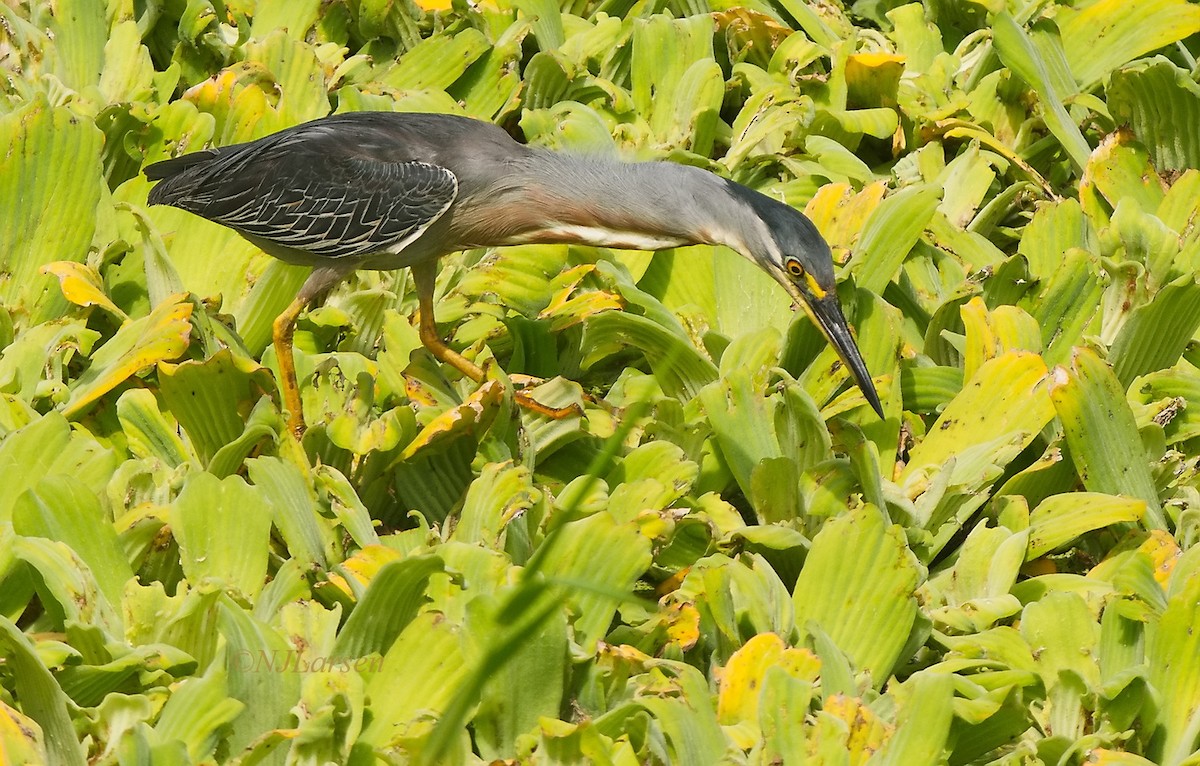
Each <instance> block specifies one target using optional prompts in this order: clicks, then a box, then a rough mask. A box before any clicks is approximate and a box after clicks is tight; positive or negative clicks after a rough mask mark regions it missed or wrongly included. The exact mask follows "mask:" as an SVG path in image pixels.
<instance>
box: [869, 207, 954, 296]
mask: <svg viewBox="0 0 1200 766" xmlns="http://www.w3.org/2000/svg"><path fill="white" fill-rule="evenodd" d="M939 197H940V192H939V190H938V189H937V188H936V187H933V186H922V187H912V188H908V189H902V190H901V191H898V192H896V193H895V194H893V195H891V196H889V197H887V198H886V199H884V201H883V202H882V203H880V205H879V207H877V208H875V211H874V212H873V213H872V214H871V217H870V218H869V219H867V223H866V225H865V226H864V227H863V231H862V236H861V238H860V239H859V241H858V251H857V252H856V253H855V255H854V258H853V259H852V261H851V265H850V269H851V271H853V272H854V273H855V274H856V275H857V279H858V286H859V287H860V288H862V289H864V290H869V291H871V292H873V293H879V292H882V291H883V288H884V287H886V286H887V283H888V282H890V281H891V279H892V277H894V276H895V275H896V272H897V271H899V270H900V264H902V263H903V262H904V259H905V257H906V256H907V255H908V253H909V251H910V250H912V248H913V245H915V244H916V243H917V239H918V238H919V237H920V236H921V232H923V231H924V230H925V227H926V225H928V223H929V220H930V219H931V218H932V217H933V213H934V211H935V210H937V206H938V202H939Z"/></svg>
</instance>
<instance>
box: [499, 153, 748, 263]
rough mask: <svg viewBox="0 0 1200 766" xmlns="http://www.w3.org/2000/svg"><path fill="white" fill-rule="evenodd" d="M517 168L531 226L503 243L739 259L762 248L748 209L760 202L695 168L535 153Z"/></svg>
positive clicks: (520, 192) (731, 185)
mask: <svg viewBox="0 0 1200 766" xmlns="http://www.w3.org/2000/svg"><path fill="white" fill-rule="evenodd" d="M521 164H523V165H524V166H525V167H523V168H522V169H521V170H520V171H518V172H517V173H515V174H514V180H516V183H517V184H518V185H519V194H520V196H521V197H522V198H523V202H524V204H528V205H530V206H532V210H533V212H534V218H535V219H536V221H537V223H536V225H534V226H533V227H531V228H527V229H525V230H524V231H520V232H513V233H512V236H511V237H510V238H509V242H507V243H506V244H513V243H516V242H563V241H568V242H571V241H577V242H580V243H582V244H589V245H597V246H601V247H624V248H636V249H645V250H653V249H660V248H664V247H677V246H681V245H691V244H714V245H716V244H720V245H728V246H729V247H732V248H733V249H735V250H738V251H739V252H741V253H743V254H745V255H749V254H750V251H751V250H754V249H757V248H762V247H766V246H768V244H767V240H769V239H770V233H769V232H768V231H767V229H766V225H765V224H764V223H763V222H762V220H761V218H760V217H759V215H757V214H756V210H755V207H756V206H755V205H754V204H753V203H754V199H753V198H754V197H761V196H762V195H758V194H757V193H756V192H752V191H750V190H749V189H745V188H744V187H741V186H738V185H737V184H732V183H730V182H729V181H726V180H725V179H723V178H721V177H720V176H717V175H715V174H713V173H710V172H708V171H706V170H701V169H700V168H694V167H688V166H686V165H678V164H675V163H670V162H639V163H623V162H616V161H612V160H604V159H593V158H584V157H578V156H572V155H569V154H560V153H556V152H549V151H543V150H536V149H535V150H532V151H531V152H530V153H529V155H527V158H526V159H525V160H524V161H523V162H522V163H521ZM763 199H766V198H765V197H764V198H763Z"/></svg>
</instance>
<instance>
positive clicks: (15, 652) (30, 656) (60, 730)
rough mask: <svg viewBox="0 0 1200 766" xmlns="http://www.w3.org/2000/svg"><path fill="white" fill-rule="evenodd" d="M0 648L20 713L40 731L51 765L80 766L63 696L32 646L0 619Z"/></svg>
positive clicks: (78, 749) (81, 760)
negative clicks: (52, 763) (22, 711)
mask: <svg viewBox="0 0 1200 766" xmlns="http://www.w3.org/2000/svg"><path fill="white" fill-rule="evenodd" d="M0 646H2V647H4V656H5V662H6V663H7V664H8V665H9V667H10V668H11V672H12V675H13V680H14V681H15V683H16V693H17V695H18V696H19V697H20V700H21V707H22V709H23V710H24V712H25V714H26V715H28V716H29V717H30V718H32V719H33V720H34V721H36V722H37V724H38V726H40V727H41V729H42V736H43V737H44V738H45V745H46V752H47V754H49V755H50V756H51V758H52V761H53V762H54V763H60V764H63V766H83V764H85V763H87V759H86V758H85V757H84V756H85V753H84V748H83V746H82V745H81V744H80V743H79V740H78V739H77V738H76V736H75V727H74V726H73V725H72V724H71V714H70V708H69V700H68V699H67V695H65V694H63V691H62V689H61V688H60V687H59V685H58V682H57V681H55V680H54V676H52V675H50V671H49V670H47V669H46V666H45V665H43V664H42V661H41V659H40V658H39V657H38V654H37V649H36V647H34V645H33V642H32V641H30V640H29V639H28V638H26V636H25V634H24V633H22V632H21V629H20V628H18V627H17V626H16V625H14V624H12V623H11V622H9V621H8V620H7V619H5V618H4V617H0Z"/></svg>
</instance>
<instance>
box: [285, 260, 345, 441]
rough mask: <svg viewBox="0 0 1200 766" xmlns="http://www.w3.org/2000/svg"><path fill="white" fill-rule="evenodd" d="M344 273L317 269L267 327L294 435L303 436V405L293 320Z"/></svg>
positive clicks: (341, 269) (294, 322)
mask: <svg viewBox="0 0 1200 766" xmlns="http://www.w3.org/2000/svg"><path fill="white" fill-rule="evenodd" d="M346 273H347V269H344V268H337V269H332V268H317V269H314V270H313V273H312V275H311V276H309V278H308V280H307V281H305V283H304V286H303V287H301V288H300V292H299V293H297V294H296V299H295V300H294V301H292V302H291V304H290V305H289V306H288V307H287V308H286V309H284V311H283V313H282V314H280V315H279V316H278V317H276V318H275V323H274V324H273V325H272V326H271V329H272V334H271V335H272V339H273V340H274V342H275V358H276V359H278V360H279V372H280V374H281V376H282V377H283V380H281V381H279V388H280V392H281V393H282V394H283V406H284V407H285V408H286V409H287V413H288V428H289V429H290V430H291V432H292V433H293V434H295V436H296V438H297V439H299V438H300V437H301V436H303V435H304V407H303V405H302V403H301V400H300V382H299V381H298V380H297V379H296V359H295V357H294V356H293V354H292V336H293V335H294V334H295V332H296V319H297V318H299V316H300V312H301V311H303V310H304V307H305V306H307V305H308V304H309V302H310V301H311V300H312V299H313V298H315V297H316V296H317V295H319V294H320V293H322V292H324V291H325V290H327V289H329V288H330V287H332V286H333V285H335V284H337V283H338V282H339V281H340V280H341V279H342V277H344V276H345V275H346Z"/></svg>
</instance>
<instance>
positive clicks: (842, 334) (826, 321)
mask: <svg viewBox="0 0 1200 766" xmlns="http://www.w3.org/2000/svg"><path fill="white" fill-rule="evenodd" d="M806 303H807V306H808V310H809V312H810V313H811V314H812V315H813V316H814V317H815V318H816V320H817V325H818V326H819V327H820V328H821V331H822V332H823V333H825V337H826V338H828V339H829V342H830V343H831V344H832V345H833V348H834V350H835V351H837V354H838V356H839V357H841V360H842V362H843V363H844V364H845V365H846V366H847V367H849V368H850V374H851V375H852V376H853V377H854V382H855V383H856V384H858V388H859V390H860V391H862V392H863V396H865V397H866V398H867V402H869V403H870V405H871V409H873V410H875V413H876V414H877V415H879V417H880V418H881V419H882V418H883V405H882V404H881V403H880V401H879V394H878V393H876V391H875V383H874V382H873V381H872V380H871V373H870V372H868V371H867V363H866V362H864V361H863V358H862V354H861V353H859V351H858V345H857V344H856V343H855V342H854V336H853V335H851V334H850V325H849V324H848V323H847V322H846V317H845V315H844V314H842V307H841V306H840V305H839V304H838V300H837V296H836V295H835V294H833V293H830V294H829V295H827V296H825V297H824V298H821V299H819V300H812V301H806Z"/></svg>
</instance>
